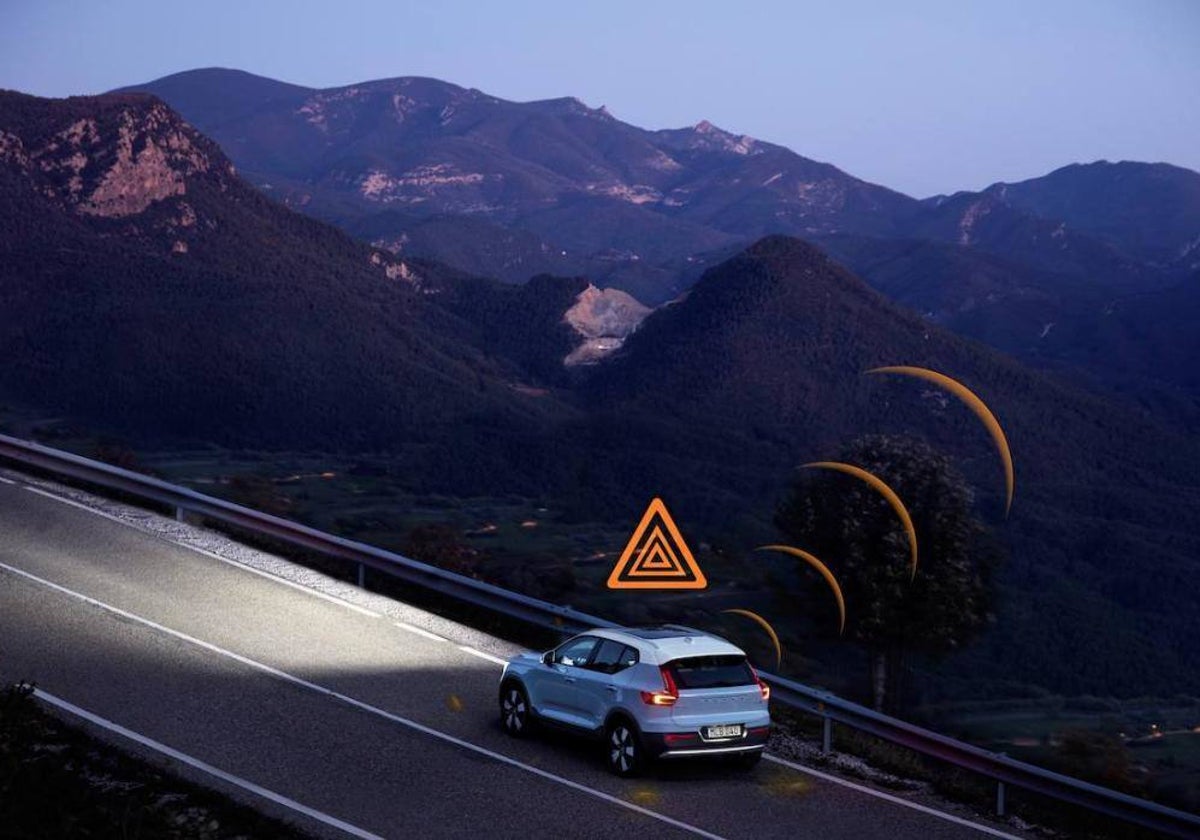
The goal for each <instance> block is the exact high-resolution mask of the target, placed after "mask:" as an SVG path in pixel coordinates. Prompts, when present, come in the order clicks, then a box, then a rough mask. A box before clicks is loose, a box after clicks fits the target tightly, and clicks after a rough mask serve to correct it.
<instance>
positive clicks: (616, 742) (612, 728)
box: [604, 718, 646, 778]
mask: <svg viewBox="0 0 1200 840" xmlns="http://www.w3.org/2000/svg"><path fill="white" fill-rule="evenodd" d="M645 761H646V758H645V750H644V748H643V747H642V739H641V736H640V735H639V734H638V731H637V727H636V726H634V725H633V724H632V723H630V722H629V721H627V720H625V719H624V718H617V719H616V720H614V721H613V722H612V723H610V724H609V725H608V727H607V728H606V729H605V733H604V763H605V765H606V766H607V767H608V770H609V772H610V773H613V774H614V775H617V776H621V777H622V778H629V777H630V776H636V775H638V774H639V773H641V771H642V767H643V765H644V764H645Z"/></svg>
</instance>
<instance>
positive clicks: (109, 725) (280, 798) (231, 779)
mask: <svg viewBox="0 0 1200 840" xmlns="http://www.w3.org/2000/svg"><path fill="white" fill-rule="evenodd" d="M33 695H34V696H35V697H37V698H38V699H39V700H41V701H42V702H44V703H49V704H50V705H51V706H54V707H56V708H59V709H62V710H63V711H64V712H67V713H69V714H71V715H74V716H75V717H78V718H82V719H83V720H86V721H87V722H88V723H92V724H95V725H96V726H99V727H100V728H101V729H107V730H108V731H109V732H113V733H116V734H117V735H120V736H121V737H123V738H128V739H129V740H130V741H135V742H136V743H139V744H141V745H142V746H143V747H149V748H150V749H152V750H154V751H155V752H157V753H162V754H163V755H165V756H168V757H170V758H173V759H175V760H176V761H178V762H181V763H183V764H186V765H188V766H189V767H194V768H196V769H197V770H199V771H201V772H202V773H207V774H208V775H210V776H215V777H216V778H218V779H220V780H221V781H223V782H228V783H229V784H231V785H235V786H237V787H240V788H241V789H242V790H246V791H249V792H250V793H253V794H255V795H256V796H261V797H262V798H263V799H268V800H270V801H271V802H274V803H275V804H277V805H282V806H283V807H285V808H289V809H291V810H293V811H296V812H297V813H300V814H304V815H305V816H306V817H311V818H312V819H314V820H317V821H318V822H322V823H325V825H328V826H332V827H333V828H336V829H338V830H340V831H344V832H346V833H347V834H352V835H354V836H355V837H361V838H362V840H384V838H383V837H381V836H380V835H378V834H372V833H371V832H369V831H367V830H365V829H362V828H359V827H358V826H356V825H351V824H350V823H348V822H345V821H343V820H339V819H338V818H337V817H331V816H330V815H329V814H326V813H323V812H321V811H318V810H316V809H314V808H309V807H308V806H307V805H302V804H300V803H299V802H297V801H296V800H294V799H288V798H287V797H286V796H284V795H283V794H280V793H275V791H273V790H267V789H266V788H264V787H260V786H259V785H256V784H254V782H250V781H247V780H245V779H243V778H241V777H240V776H235V775H233V774H232V773H226V772H225V771H224V770H221V769H219V768H217V767H213V766H212V765H211V764H208V763H206V762H204V761H201V760H200V759H198V758H194V757H192V756H190V755H188V754H187V753H182V752H180V751H179V750H177V749H173V748H172V747H168V746H167V745H166V744H163V743H161V742H159V741H155V740H154V739H153V738H147V737H146V736H145V735H142V734H139V733H137V732H134V731H133V730H132V729H126V728H125V727H124V726H121V725H120V724H119V723H113V722H112V721H111V720H108V719H106V718H102V717H100V716H99V715H96V714H93V713H92V712H89V711H87V710H86V709H81V708H80V707H79V706H76V705H74V704H73V703H68V702H67V701H66V700H63V699H62V698H61V697H56V696H54V695H53V694H50V693H48V692H45V691H42V690H41V689H40V688H35V689H34V690H33Z"/></svg>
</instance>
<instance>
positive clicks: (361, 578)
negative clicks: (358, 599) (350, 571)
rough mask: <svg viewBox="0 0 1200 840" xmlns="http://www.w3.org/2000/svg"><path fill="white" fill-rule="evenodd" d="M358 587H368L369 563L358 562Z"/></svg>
mask: <svg viewBox="0 0 1200 840" xmlns="http://www.w3.org/2000/svg"><path fill="white" fill-rule="evenodd" d="M358 588H359V589H366V588H367V565H366V564H365V563H359V564H358Z"/></svg>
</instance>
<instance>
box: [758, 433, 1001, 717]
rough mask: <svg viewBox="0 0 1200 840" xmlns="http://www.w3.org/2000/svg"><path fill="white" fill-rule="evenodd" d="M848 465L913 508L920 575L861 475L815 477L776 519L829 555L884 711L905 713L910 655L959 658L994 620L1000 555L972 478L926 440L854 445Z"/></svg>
mask: <svg viewBox="0 0 1200 840" xmlns="http://www.w3.org/2000/svg"><path fill="white" fill-rule="evenodd" d="M839 460H841V461H844V462H846V463H849V464H854V465H855V466H858V467H862V468H863V469H865V470H867V471H868V472H871V473H874V474H875V475H877V476H878V477H879V478H881V479H882V480H883V481H884V482H885V483H887V484H888V486H890V487H891V488H892V489H893V490H894V491H895V492H896V494H897V495H898V496H899V497H900V499H901V500H902V501H903V502H904V504H905V507H907V508H908V511H909V513H910V514H911V516H912V518H913V524H914V526H915V530H916V532H917V544H918V546H919V564H918V569H917V574H916V577H915V578H911V579H910V565H909V557H910V554H909V543H908V538H907V536H906V534H905V532H904V529H903V527H902V525H901V524H900V521H899V519H898V517H897V516H896V513H895V511H893V510H892V508H891V507H890V506H889V505H888V503H887V502H886V501H885V500H884V499H883V497H882V496H881V495H880V494H879V493H878V492H877V491H876V490H874V489H872V488H871V487H870V486H868V485H867V484H865V483H864V482H862V481H859V480H858V479H856V478H853V477H851V476H846V475H843V474H840V473H832V472H826V471H809V470H805V471H804V472H803V473H802V474H801V476H800V477H799V478H798V479H797V481H796V483H795V484H794V485H793V486H792V489H791V492H790V494H789V496H788V498H787V499H786V500H785V502H784V503H783V504H782V505H781V506H780V508H779V511H778V512H777V514H776V518H775V522H776V525H777V526H778V527H779V528H780V529H781V530H782V531H783V532H784V533H785V534H786V535H787V537H788V539H789V541H791V542H792V544H794V545H796V546H797V547H799V548H803V549H805V550H807V551H811V552H813V553H814V554H816V555H817V556H818V557H821V558H822V559H823V560H824V561H825V562H826V563H827V564H828V565H829V566H830V568H831V569H832V570H833V572H834V574H835V575H836V576H837V577H838V580H839V582H840V584H841V586H842V590H843V592H844V594H845V598H846V612H847V616H846V619H847V620H846V635H847V636H848V637H849V638H851V639H852V640H854V641H856V642H858V643H859V644H861V645H863V646H864V647H865V648H866V649H867V652H868V654H869V658H870V662H871V696H872V699H873V701H874V704H875V708H876V709H877V710H879V711H885V710H886V711H891V712H895V711H897V710H898V709H899V704H900V702H901V698H902V692H903V685H902V684H901V681H902V679H903V674H904V663H905V658H906V656H907V655H908V654H910V653H914V652H916V653H923V654H927V655H932V656H940V655H945V654H947V653H950V652H951V651H954V650H956V649H958V648H959V647H961V646H963V645H964V644H966V643H967V642H968V641H970V640H971V639H972V638H973V637H974V636H975V635H977V634H978V633H979V632H980V630H982V629H983V627H984V626H985V625H986V624H987V623H988V622H989V621H990V620H991V615H990V608H991V603H992V595H993V591H992V583H991V579H992V570H993V568H994V566H995V564H996V562H997V560H998V559H999V550H998V548H997V547H996V545H995V543H994V542H993V541H992V540H991V538H990V534H989V532H988V530H987V528H986V527H985V526H984V525H983V523H982V522H981V521H980V520H979V519H978V518H977V517H976V515H975V514H974V512H973V494H972V492H971V489H970V488H969V487H968V485H967V483H966V481H965V480H964V479H963V478H962V476H961V475H960V474H959V473H958V472H957V471H956V470H955V469H954V468H953V466H952V465H951V463H950V461H949V460H948V459H947V458H946V457H945V456H943V455H941V454H939V453H938V452H936V451H935V450H934V449H932V448H931V447H929V446H928V445H927V444H925V443H924V442H922V441H918V440H914V439H911V438H901V437H893V436H866V437H862V438H859V439H857V440H855V441H853V442H852V443H850V444H849V445H848V446H847V447H846V448H845V449H844V450H843V451H842V452H841V454H840V456H839Z"/></svg>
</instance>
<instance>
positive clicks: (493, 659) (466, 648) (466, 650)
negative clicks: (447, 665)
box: [457, 645, 508, 665]
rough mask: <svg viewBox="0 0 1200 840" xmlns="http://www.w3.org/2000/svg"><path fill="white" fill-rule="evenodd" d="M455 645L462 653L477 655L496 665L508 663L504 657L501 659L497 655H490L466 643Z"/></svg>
mask: <svg viewBox="0 0 1200 840" xmlns="http://www.w3.org/2000/svg"><path fill="white" fill-rule="evenodd" d="M457 647H458V649H459V650H461V651H462V652H463V653H469V654H471V655H472V656H478V657H479V658H480V659H486V660H487V661H488V662H495V663H496V664H497V665H507V664H508V660H506V659H501V658H500V657H499V656H492V655H491V654H490V653H484V652H483V651H481V650H475V648H473V647H470V646H468V645H457Z"/></svg>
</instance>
